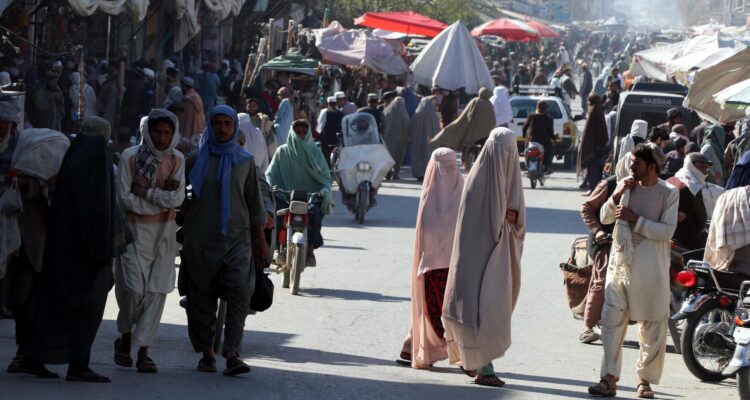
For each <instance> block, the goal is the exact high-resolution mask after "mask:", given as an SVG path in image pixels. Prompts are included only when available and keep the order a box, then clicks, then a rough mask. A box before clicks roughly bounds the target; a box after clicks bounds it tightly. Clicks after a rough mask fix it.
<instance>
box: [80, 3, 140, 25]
mask: <svg viewBox="0 0 750 400" xmlns="http://www.w3.org/2000/svg"><path fill="white" fill-rule="evenodd" d="M68 3H69V4H70V7H71V8H72V9H73V12H75V13H76V14H78V15H83V16H86V17H88V16H89V15H91V14H93V13H95V12H96V10H101V11H103V12H105V13H107V14H111V15H118V14H120V13H122V12H125V11H128V12H129V13H130V15H131V16H132V17H133V19H135V20H137V21H142V20H143V19H144V18H146V12H147V11H148V3H149V0H68Z"/></svg>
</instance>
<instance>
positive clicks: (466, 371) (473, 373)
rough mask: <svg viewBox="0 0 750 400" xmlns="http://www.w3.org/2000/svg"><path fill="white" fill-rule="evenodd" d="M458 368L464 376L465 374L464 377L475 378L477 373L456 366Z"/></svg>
mask: <svg viewBox="0 0 750 400" xmlns="http://www.w3.org/2000/svg"><path fill="white" fill-rule="evenodd" d="M458 368H461V372H463V373H464V374H466V376H468V377H469V378H476V377H477V371H476V370H473V369H472V370H468V369H464V367H462V366H460V365H459V366H458Z"/></svg>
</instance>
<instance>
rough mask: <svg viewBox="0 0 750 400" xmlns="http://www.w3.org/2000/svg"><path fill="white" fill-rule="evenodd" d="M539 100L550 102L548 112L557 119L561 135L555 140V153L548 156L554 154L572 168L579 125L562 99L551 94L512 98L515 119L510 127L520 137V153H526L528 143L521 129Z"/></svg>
mask: <svg viewBox="0 0 750 400" xmlns="http://www.w3.org/2000/svg"><path fill="white" fill-rule="evenodd" d="M539 100H545V101H546V102H547V104H549V110H548V111H547V112H548V114H549V116H550V117H552V119H554V120H555V134H556V135H557V136H558V137H559V139H558V140H557V141H556V142H555V153H554V154H553V155H548V157H552V156H553V157H555V158H556V159H558V160H559V159H562V160H563V163H564V165H565V168H571V167H572V166H573V165H575V160H576V157H577V154H578V152H577V143H576V137H577V136H578V127H577V126H576V124H575V120H574V119H573V116H572V114H571V112H570V110H568V108H567V107H566V106H565V104H564V103H563V101H562V99H560V98H559V97H555V96H552V95H549V94H539V95H536V94H521V95H518V96H513V97H511V98H510V106H511V108H512V109H513V120H511V122H510V124H509V127H510V129H511V130H513V132H514V133H515V134H516V136H517V137H518V154H524V150H525V148H524V147H525V145H526V142H525V138H524V137H523V132H521V130H522V129H523V125H524V124H525V123H526V118H528V116H529V115H531V114H533V113H534V111H535V110H536V104H537V102H538V101H539Z"/></svg>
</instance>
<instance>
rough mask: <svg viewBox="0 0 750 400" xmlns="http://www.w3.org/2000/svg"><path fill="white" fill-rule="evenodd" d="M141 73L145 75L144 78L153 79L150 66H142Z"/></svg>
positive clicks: (152, 71)
mask: <svg viewBox="0 0 750 400" xmlns="http://www.w3.org/2000/svg"><path fill="white" fill-rule="evenodd" d="M143 75H146V78H151V79H154V76H155V75H154V70H153V69H151V68H144V69H143Z"/></svg>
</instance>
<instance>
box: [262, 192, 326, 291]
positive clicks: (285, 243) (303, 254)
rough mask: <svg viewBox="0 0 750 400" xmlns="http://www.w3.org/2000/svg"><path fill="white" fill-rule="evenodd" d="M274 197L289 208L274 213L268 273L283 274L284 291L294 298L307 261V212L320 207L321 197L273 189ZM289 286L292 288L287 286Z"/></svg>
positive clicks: (318, 194) (316, 194)
mask: <svg viewBox="0 0 750 400" xmlns="http://www.w3.org/2000/svg"><path fill="white" fill-rule="evenodd" d="M273 193H274V196H277V197H279V198H280V199H283V200H284V201H286V202H287V203H289V207H287V208H283V209H281V210H278V211H276V216H278V217H279V218H277V222H276V224H277V229H276V232H277V235H276V237H275V238H274V239H276V241H277V242H276V244H274V246H273V247H274V248H276V250H274V253H273V260H272V264H271V267H270V269H271V270H272V271H274V272H276V273H283V274H284V280H283V282H282V285H281V286H282V287H283V288H285V289H286V288H289V291H290V292H291V293H292V294H293V295H296V294H297V293H298V292H299V284H300V279H301V277H302V271H303V270H304V269H305V263H306V261H307V242H308V239H307V226H308V222H309V211H310V208H311V207H313V205H315V204H320V202H321V199H322V196H321V194H320V193H307V192H305V191H302V190H293V191H291V192H288V191H285V190H281V189H279V188H277V187H274V188H273ZM290 284H291V285H290Z"/></svg>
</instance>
